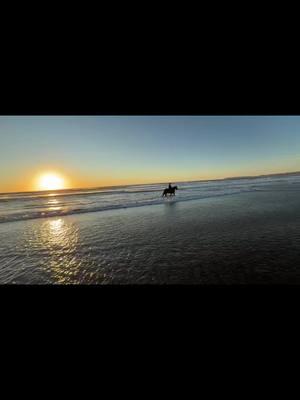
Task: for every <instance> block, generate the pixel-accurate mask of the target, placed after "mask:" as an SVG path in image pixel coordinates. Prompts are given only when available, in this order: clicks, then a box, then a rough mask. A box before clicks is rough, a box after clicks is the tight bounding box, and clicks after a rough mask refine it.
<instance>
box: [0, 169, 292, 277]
mask: <svg viewBox="0 0 300 400" xmlns="http://www.w3.org/2000/svg"><path fill="white" fill-rule="evenodd" d="M257 182H258V183H257ZM261 182H262V183H261ZM191 185H192V184H190V186H191ZM213 185H214V186H213V187H212V185H210V186H209V185H208V186H205V184H204V183H203V184H201V183H198V184H197V188H196V189H192V190H190V191H188V190H189V189H188V188H189V186H187V189H186V193H187V194H186V195H185V194H184V192H183V191H182V192H180V190H179V191H178V195H177V196H176V198H174V199H167V200H163V199H161V198H160V191H158V190H157V193H156V188H154V189H153V187H152V186H151V188H150V189H149V191H150V192H151V196H152V197H153V196H154V197H155V199H154V197H153V199H154V200H153V201H149V199H150V197H149V198H148V197H147V196H148V194H147V193H148V192H147V190H145V188H144V187H143V191H141V192H142V193H141V194H140V196H141V198H142V200H141V203H139V204H134V203H132V204H131V203H130V201H131V200H130V201H129V200H128V198H129V197H128V198H127V197H126V199H125V197H124V196H125V195H126V196H127V194H124V193H123V192H122V193H113V196H114V198H115V197H116V196H121V197H118V199H119V200H118V204H120V206H118V207H112V206H111V205H112V204H113V205H115V203H112V201H108V200H107V199H108V197H107V195H105V196H106V197H105V201H106V203H105V204H106V206H105V207H106V208H105V207H104V206H103V204H104V203H103V204H102V203H101V207H102V208H101V207H100V206H99V205H98V204H96V206H95V207H94V209H89V208H86V209H85V211H82V212H66V208H63V207H61V208H60V209H57V210H52V214H50V216H48V214H47V213H46V214H45V213H44V215H46V216H45V217H43V215H42V214H36V213H37V212H38V211H35V214H34V216H33V214H32V215H31V214H28V212H27V214H24V213H23V214H22V218H19V219H18V218H16V217H15V216H16V215H21V213H20V211H19V210H17V211H14V210H13V207H15V206H11V209H10V210H9V213H7V214H5V213H4V212H2V223H0V283H1V284H100V285H101V284H265V283H266V284H277V283H286V284H299V283H300V274H299V267H298V265H300V202H299V194H300V180H299V177H296V178H286V179H285V178H282V179H280V180H278V179H277V180H276V179H273V180H272V179H269V180H263V181H259V180H257V181H256V182H254V181H253V180H252V181H251V182H250V181H247V182H241V181H234V182H225V183H224V182H221V183H218V182H217V183H216V182H214V183H213ZM222 185H223V186H222ZM224 185H225V186H226V185H227V186H226V188H228V187H229V186H228V185H231V186H230V190H227V189H226V190H227V191H226V190H225V191H224ZM232 185H235V187H238V188H239V190H232V187H233V186H232ZM243 185H244V187H246V188H247V190H241V187H242V186H243ZM192 186H193V185H192ZM221 186H222V187H221ZM195 187H196V185H195ZM179 188H180V185H179ZM199 188H200V189H199ZM216 188H217V189H216ZM218 188H219V189H220V190H219V189H218ZM159 190H160V189H159ZM119 192H120V190H119ZM152 192H155V193H152ZM197 193H198V194H197ZM92 196H94V197H95V196H96V194H95V193H94V194H92ZM97 196H99V195H97ZM101 196H102V197H101V199H103V198H104V195H103V194H101ZM130 196H131V197H130V198H134V199H136V198H137V195H136V194H135V192H134V191H133V194H132V193H131V194H130ZM145 196H146V197H145ZM149 196H150V195H149ZM54 197H55V196H54ZM90 197H91V195H90ZM152 197H151V199H152ZM197 197H198V198H197ZM55 198H56V199H58V201H57V203H58V204H56V207H57V208H59V197H55ZM120 198H121V199H122V201H121V200H120ZM81 199H82V197H81ZM124 199H125V200H124ZM52 200H53V196H52ZM9 201H11V199H8V200H7V199H6V202H9ZM14 201H15V200H14ZM18 201H19V200H18ZM34 201H36V200H34ZM39 201H40V200H39ZM43 201H44V200H43ZM76 201H77V200H76ZM80 201H81V202H82V200H80ZM89 201H90V200H89ZM101 201H104V200H101ZM124 202H125V203H126V204H125V205H126V206H124ZM54 203H55V202H54ZM129 203H130V204H129ZM148 203H150V204H148ZM3 204H4V203H3ZM14 204H16V201H15V203H14ZM122 205H123V206H122ZM2 207H3V208H2V210H4V209H6V210H7V209H8V206H5V205H3V206H2ZM5 207H6V208H5ZM97 207H98V208H97ZM99 207H100V208H99ZM15 208H16V207H15ZM68 210H70V207H69V208H68ZM0 214H1V213H0ZM4 214H5V215H4ZM8 215H9V216H11V219H9V218H8ZM24 215H25V216H26V215H27V217H26V218H25V217H24ZM28 215H29V217H28ZM0 217H1V215H0Z"/></svg>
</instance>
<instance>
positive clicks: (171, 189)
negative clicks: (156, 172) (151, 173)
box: [162, 183, 178, 197]
mask: <svg viewBox="0 0 300 400" xmlns="http://www.w3.org/2000/svg"><path fill="white" fill-rule="evenodd" d="M175 190H178V187H177V186H172V185H171V183H169V187H168V188H167V189H165V190H164V191H163V194H162V197H167V194H170V195H171V196H175Z"/></svg>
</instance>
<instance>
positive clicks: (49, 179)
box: [38, 172, 65, 190]
mask: <svg viewBox="0 0 300 400" xmlns="http://www.w3.org/2000/svg"><path fill="white" fill-rule="evenodd" d="M38 189H39V190H60V189H65V180H64V178H63V177H62V176H61V175H59V174H57V173H52V172H50V173H45V174H42V175H40V177H39V179H38Z"/></svg>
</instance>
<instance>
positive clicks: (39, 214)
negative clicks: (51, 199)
mask: <svg viewBox="0 0 300 400" xmlns="http://www.w3.org/2000/svg"><path fill="white" fill-rule="evenodd" d="M255 191H256V189H254V188H251V189H244V190H241V189H239V190H231V191H227V192H225V193H224V192H222V193H211V194H210V193H207V194H205V193H203V194H202V195H199V194H194V195H190V196H186V197H179V196H177V197H176V198H169V199H163V198H161V197H159V198H156V199H145V200H140V201H136V202H134V203H133V202H131V203H123V204H121V203H119V204H107V205H101V206H95V207H90V206H89V207H85V208H72V209H70V208H69V209H59V210H53V209H48V210H45V209H44V210H41V211H25V212H24V211H23V212H18V213H10V214H6V215H5V214H4V215H0V223H6V222H17V221H25V220H31V219H39V218H50V217H56V218H57V217H63V216H68V215H74V214H86V213H94V212H101V211H110V210H119V209H126V208H135V207H144V206H154V205H161V204H170V202H172V203H174V202H185V201H192V200H201V199H203V200H204V199H207V198H213V197H222V196H230V195H236V194H241V193H245V192H255Z"/></svg>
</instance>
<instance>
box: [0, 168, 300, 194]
mask: <svg viewBox="0 0 300 400" xmlns="http://www.w3.org/2000/svg"><path fill="white" fill-rule="evenodd" d="M293 175H300V171H295V172H278V173H274V174H263V175H249V176H231V177H227V178H216V179H196V180H192V181H180V180H176V181H175V180H174V182H180V183H194V182H216V181H226V180H234V179H257V178H268V177H276V176H293ZM168 183H169V182H150V183H132V184H129V185H112V186H96V187H86V188H72V189H70V188H69V189H60V190H49V191H47V190H33V191H22V192H1V193H0V195H6V194H22V193H25V194H26V193H27V194H30V193H41V194H47V193H49V194H50V193H53V192H56V193H59V192H76V191H81V190H97V189H117V188H124V187H130V186H144V185H166V184H168Z"/></svg>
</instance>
